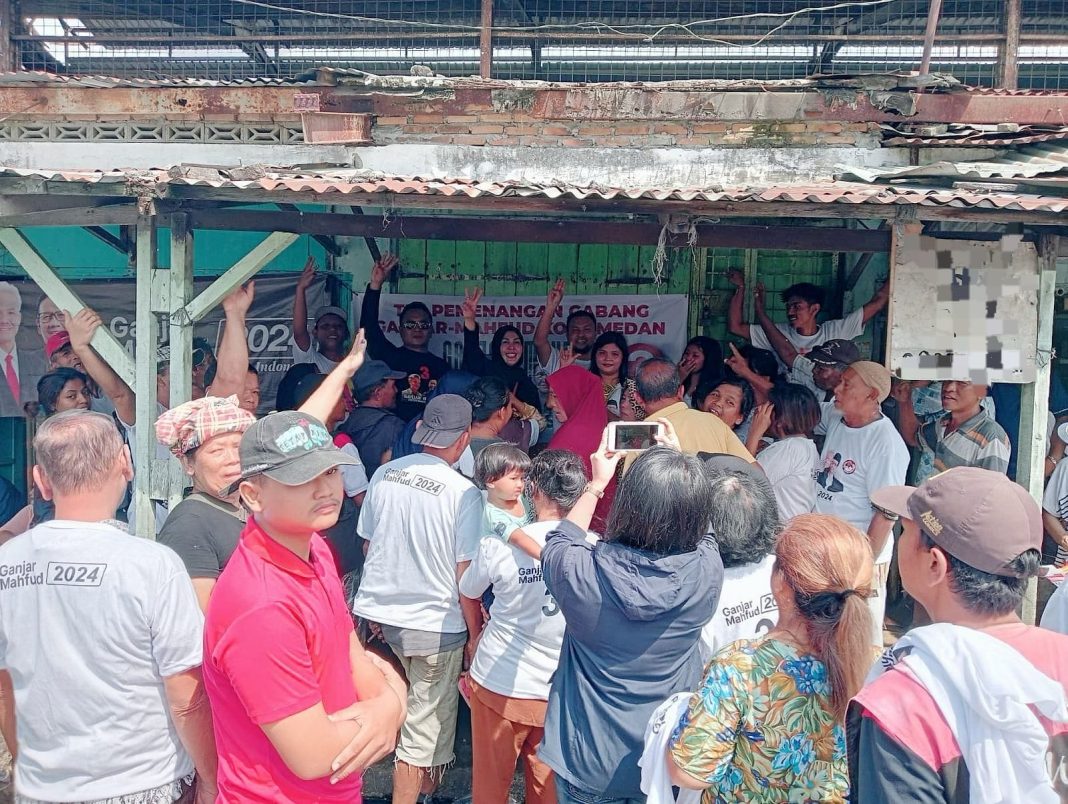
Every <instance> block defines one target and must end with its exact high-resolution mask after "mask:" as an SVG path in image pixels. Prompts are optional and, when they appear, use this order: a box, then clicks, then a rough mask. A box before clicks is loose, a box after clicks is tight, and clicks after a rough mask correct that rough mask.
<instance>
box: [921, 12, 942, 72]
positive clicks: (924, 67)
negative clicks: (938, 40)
mask: <svg viewBox="0 0 1068 804" xmlns="http://www.w3.org/2000/svg"><path fill="white" fill-rule="evenodd" d="M941 13H942V0H931V9H930V11H928V12H927V30H926V31H924V34H923V58H922V59H921V60H920V75H927V73H929V72H930V71H931V51H932V50H933V49H934V40H935V33H937V31H938V16H939V15H940V14H941Z"/></svg>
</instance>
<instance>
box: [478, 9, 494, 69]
mask: <svg viewBox="0 0 1068 804" xmlns="http://www.w3.org/2000/svg"><path fill="white" fill-rule="evenodd" d="M478 50H479V60H478V64H479V69H478V74H479V76H481V77H482V78H485V79H490V78H492V77H493V0H482V31H481V33H480V34H479V37H478Z"/></svg>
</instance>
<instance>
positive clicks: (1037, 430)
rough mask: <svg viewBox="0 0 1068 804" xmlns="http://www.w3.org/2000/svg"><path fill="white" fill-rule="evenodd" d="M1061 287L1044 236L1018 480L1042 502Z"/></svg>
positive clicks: (1027, 614) (1049, 239) (1032, 604)
mask: <svg viewBox="0 0 1068 804" xmlns="http://www.w3.org/2000/svg"><path fill="white" fill-rule="evenodd" d="M1056 290H1057V238H1056V237H1055V236H1053V235H1042V236H1041V237H1040V238H1039V241H1038V309H1037V310H1036V311H1035V312H1036V313H1037V315H1038V343H1037V351H1036V355H1037V357H1036V360H1037V370H1036V374H1035V381H1034V382H1033V383H1027V384H1026V385H1024V386H1023V387H1022V388H1021V389H1020V433H1019V436H1018V443H1017V449H1018V456H1017V459H1016V481H1017V482H1018V483H1019V484H1020V485H1021V486H1023V487H1024V488H1025V489H1027V491H1028V492H1029V493H1030V494H1031V496H1032V497H1034V498H1035V500H1036V501H1037V502H1038V504H1039V505H1042V485H1043V480H1044V479H1045V475H1044V472H1043V466H1044V464H1045V460H1046V450H1047V449H1048V446H1047V444H1046V420H1047V418H1048V411H1049V377H1050V369H1051V363H1052V359H1053V355H1052V349H1053V307H1054V302H1055V300H1056ZM1037 593H1038V584H1037V583H1036V581H1035V579H1034V578H1032V579H1031V582H1030V583H1029V584H1028V586H1027V594H1026V596H1025V597H1024V602H1023V612H1022V615H1021V616H1022V617H1023V620H1024V622H1026V623H1028V624H1031V625H1033V624H1034V622H1035V614H1036V604H1037Z"/></svg>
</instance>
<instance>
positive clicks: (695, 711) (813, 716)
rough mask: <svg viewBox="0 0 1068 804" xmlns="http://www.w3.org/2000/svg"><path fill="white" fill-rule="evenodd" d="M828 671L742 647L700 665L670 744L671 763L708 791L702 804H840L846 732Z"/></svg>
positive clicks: (815, 663)
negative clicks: (835, 709) (699, 679)
mask: <svg viewBox="0 0 1068 804" xmlns="http://www.w3.org/2000/svg"><path fill="white" fill-rule="evenodd" d="M830 696H831V686H830V682H829V681H828V680H827V668H826V667H825V666H824V665H823V663H822V662H821V661H819V660H818V659H817V658H815V657H814V656H811V655H800V654H798V652H797V649H796V648H795V647H794V646H793V645H791V644H789V643H787V642H783V641H781V640H777V639H770V638H767V637H765V638H763V639H755V640H741V641H739V642H734V643H732V644H730V645H727V646H726V647H724V648H723V649H722V650H721V651H720V652H719V653H717V654H716V655H715V656H714V657H713V658H712V660H711V661H710V662H709V663H708V667H707V668H706V670H705V678H704V681H703V682H702V683H701V687H700V689H698V691H697V692H696V693H694V695H693V697H692V698H691V699H690V705H689V708H688V710H687V712H686V714H685V715H683V717H682V720H681V721H680V723H679V725H678V727H677V728H676V729H675V733H674V734H673V735H672V739H671V755H672V758H673V759H674V761H675V763H676V764H677V765H678V766H679V767H680V768H681V769H682V770H683V771H685V772H686V773H688V774H689V775H691V776H693V777H694V778H695V779H700V780H704V781H706V782H711V783H712V786H711V787H710V788H708V790H706V791H705V794H704V796H703V798H702V804H720V802H728V801H729V802H734V801H745V802H780V801H785V802H810V801H824V802H844V801H846V799H847V797H848V794H849V771H848V768H847V765H846V742H845V728H844V727H843V726H842V724H841V723H838V722H837V721H836V720H835V717H834V714H833V712H832V711H831V697H830Z"/></svg>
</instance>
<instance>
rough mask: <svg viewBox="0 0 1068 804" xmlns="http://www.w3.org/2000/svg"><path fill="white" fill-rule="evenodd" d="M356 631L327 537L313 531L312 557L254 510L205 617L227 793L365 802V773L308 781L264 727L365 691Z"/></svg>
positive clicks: (241, 797)
mask: <svg viewBox="0 0 1068 804" xmlns="http://www.w3.org/2000/svg"><path fill="white" fill-rule="evenodd" d="M352 631H353V628H352V619H351V617H350V616H349V613H348V610H347V609H346V606H345V596H344V593H343V592H342V589H341V581H340V580H339V579H338V576H337V570H336V569H335V567H334V561H333V558H332V557H331V555H330V550H329V548H327V546H326V542H324V541H323V540H322V538H320V537H319V536H318V535H315V536H312V540H311V556H310V561H304V560H303V559H302V558H300V557H299V556H297V555H296V554H294V553H293V552H291V551H290V550H287V549H286V548H284V547H282V546H281V545H280V544H278V542H276V541H274V540H273V539H271V538H270V537H269V536H267V534H265V533H264V532H263V531H262V530H261V529H260V528H259V527H258V526H257V525H256V521H255V519H254V518H253V519H249V521H248V524H247V525H246V526H245V529H244V531H243V532H242V533H241V541H240V543H239V544H238V546H237V550H236V551H235V552H234V554H233V556H232V557H231V558H230V560H229V561H228V562H227V564H226V568H225V569H224V570H223V572H222V575H220V576H219V581H218V583H217V584H216V585H215V588H214V589H213V590H212V593H211V605H209V606H208V613H207V617H206V620H205V623H204V665H203V672H204V683H205V686H206V687H207V691H208V698H209V699H210V700H211V709H212V715H213V717H214V720H215V742H216V745H217V747H218V752H219V801H220V802H249V801H263V802H272V804H273V803H274V802H278V801H296V802H303V801H308V802H310V801H346V802H353V801H355V802H359V801H360V789H361V779H360V777H359V775H353V776H350V777H349V778H347V779H345V780H344V781H342V782H340V783H338V784H336V785H331V784H330V778H329V776H324V777H323V778H321V779H316V780H314V781H304V780H302V779H300V778H299V777H297V776H296V775H294V774H293V773H292V772H291V771H290V770H289V768H288V767H286V764H285V762H283V760H282V758H281V756H279V754H278V752H277V751H276V750H275V748H274V746H273V745H272V744H271V742H270V740H268V739H267V736H266V735H265V734H264V732H263V730H262V729H261V728H260V726H261V725H262V724H265V723H273V722H275V721H278V720H282V719H283V718H286V717H289V716H290V715H295V714H297V713H298V712H303V711H304V710H305V709H308V708H309V707H311V706H313V705H315V704H316V703H319V702H322V704H323V707H324V708H325V709H326V711H327V713H332V712H336V711H338V710H339V709H343V708H345V707H346V706H349V705H351V704H352V703H354V702H355V701H356V700H357V695H356V689H355V687H354V685H353V682H352V670H351V666H350V661H349V640H350V635H351V634H352ZM332 758H333V757H331V759H332Z"/></svg>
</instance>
